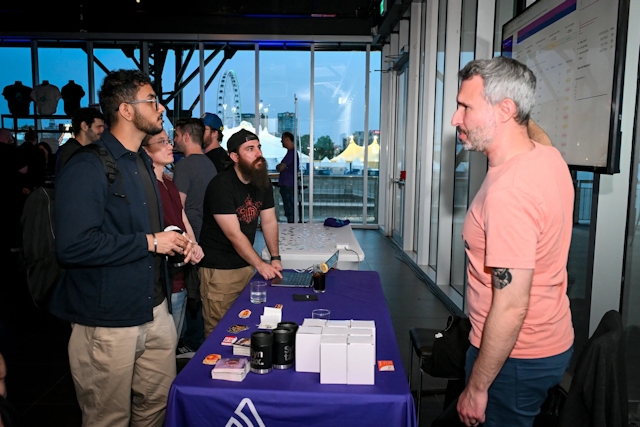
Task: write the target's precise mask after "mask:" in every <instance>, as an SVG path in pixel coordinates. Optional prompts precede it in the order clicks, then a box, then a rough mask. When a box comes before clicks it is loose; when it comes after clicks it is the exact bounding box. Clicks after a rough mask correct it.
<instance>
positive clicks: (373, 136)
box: [365, 51, 382, 224]
mask: <svg viewBox="0 0 640 427" xmlns="http://www.w3.org/2000/svg"><path fill="white" fill-rule="evenodd" d="M369 55H370V57H369V64H370V65H369V67H370V70H369V106H368V112H369V139H368V144H369V145H368V148H367V149H368V152H369V172H368V176H366V177H365V179H366V180H367V200H366V203H367V222H368V223H374V224H375V223H377V222H378V193H379V180H380V174H379V167H380V88H381V86H380V76H381V73H380V71H378V70H380V69H381V68H382V63H381V59H382V53H381V52H380V51H375V52H370V54H369Z"/></svg>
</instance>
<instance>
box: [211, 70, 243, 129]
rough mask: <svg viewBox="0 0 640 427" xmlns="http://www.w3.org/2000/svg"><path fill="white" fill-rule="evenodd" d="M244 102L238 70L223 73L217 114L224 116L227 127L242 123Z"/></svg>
mask: <svg viewBox="0 0 640 427" xmlns="http://www.w3.org/2000/svg"><path fill="white" fill-rule="evenodd" d="M241 113H242V103H241V102H240V86H238V78H237V77H236V72H235V71H233V70H229V71H227V72H226V73H224V74H223V75H222V77H221V78H220V83H219V84H218V104H217V106H216V114H218V116H219V117H220V118H222V123H223V125H224V127H225V128H232V127H236V126H238V125H239V124H240V120H241Z"/></svg>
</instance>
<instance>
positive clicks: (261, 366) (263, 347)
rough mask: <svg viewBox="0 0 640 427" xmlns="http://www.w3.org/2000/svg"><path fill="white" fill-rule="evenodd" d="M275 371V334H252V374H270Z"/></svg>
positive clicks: (266, 332)
mask: <svg viewBox="0 0 640 427" xmlns="http://www.w3.org/2000/svg"><path fill="white" fill-rule="evenodd" d="M272 369H273V333H272V332H271V331H256V332H254V333H252V334H251V372H253V373H254V374H268V373H269V372H271V370H272Z"/></svg>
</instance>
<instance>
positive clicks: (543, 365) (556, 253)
mask: <svg viewBox="0 0 640 427" xmlns="http://www.w3.org/2000/svg"><path fill="white" fill-rule="evenodd" d="M460 80H461V86H460V90H459V92H458V98H457V102H458V109H457V110H456V112H455V114H454V115H453V119H452V122H451V124H452V125H453V126H456V127H457V130H458V136H459V139H460V141H461V142H462V143H463V145H464V148H465V149H467V150H472V151H481V152H483V153H484V154H485V155H486V156H487V158H488V160H489V170H488V172H487V176H486V178H485V180H484V182H483V184H482V187H481V188H480V190H479V191H478V194H477V195H476V197H475V198H474V200H473V202H472V203H471V205H470V206H469V211H468V213H467V216H466V218H465V222H464V226H463V231H462V237H463V239H464V245H465V248H466V252H467V256H468V258H469V266H468V288H467V302H468V307H469V318H470V320H471V324H472V330H471V333H470V335H469V340H470V342H471V346H470V348H469V351H468V352H467V362H466V373H467V385H466V388H465V390H464V391H463V392H462V394H461V396H460V398H459V401H458V413H459V416H460V419H461V420H462V422H464V423H465V424H466V425H467V426H476V425H479V424H484V426H510V427H511V426H531V425H532V424H533V421H534V418H535V416H536V415H537V414H538V413H539V411H540V406H541V405H542V403H543V401H544V399H545V398H546V395H547V390H548V389H549V388H551V387H553V386H554V385H556V384H558V383H559V382H560V380H561V379H562V375H563V374H564V371H565V370H566V368H567V366H568V364H569V361H570V359H571V355H572V353H573V327H572V323H571V312H570V310H569V300H568V298H567V295H566V292H567V269H566V265H567V258H568V254H569V245H570V242H571V230H572V217H573V200H574V193H573V184H572V181H571V175H570V173H569V170H568V167H567V164H566V163H565V162H564V160H563V159H562V157H561V155H560V153H559V152H558V151H557V150H556V149H555V148H553V147H549V146H543V145H540V144H538V143H537V142H535V141H533V140H531V139H530V138H529V136H528V134H527V124H528V122H529V115H530V113H531V110H532V108H533V105H534V102H535V86H536V78H535V76H534V75H533V73H532V72H531V70H529V69H528V68H527V67H526V66H524V65H522V64H520V63H519V62H517V61H515V60H513V59H510V58H505V57H498V58H494V59H491V60H476V61H472V62H470V63H469V64H468V65H467V66H466V67H465V68H464V69H463V70H462V71H460Z"/></svg>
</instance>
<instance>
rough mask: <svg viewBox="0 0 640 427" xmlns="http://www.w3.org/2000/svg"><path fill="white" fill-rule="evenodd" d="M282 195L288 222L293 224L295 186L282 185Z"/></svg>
mask: <svg viewBox="0 0 640 427" xmlns="http://www.w3.org/2000/svg"><path fill="white" fill-rule="evenodd" d="M280 196H281V197H282V205H283V206H284V215H285V216H286V217H287V222H288V223H290V224H293V187H287V186H285V185H281V186H280Z"/></svg>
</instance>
